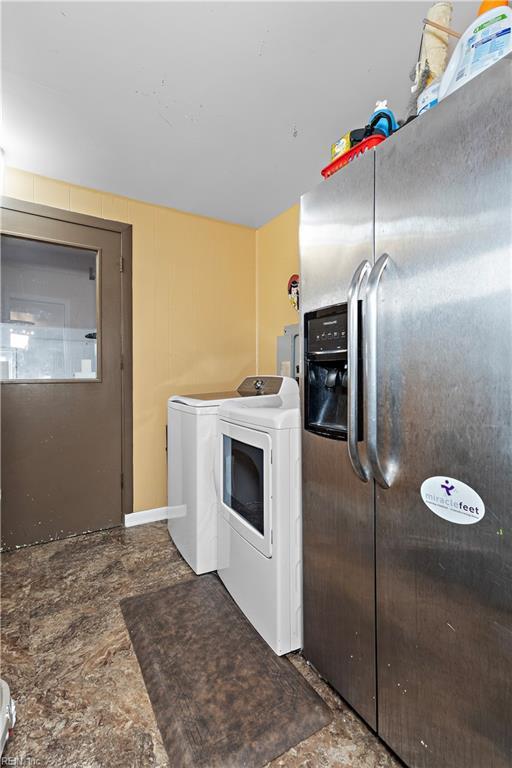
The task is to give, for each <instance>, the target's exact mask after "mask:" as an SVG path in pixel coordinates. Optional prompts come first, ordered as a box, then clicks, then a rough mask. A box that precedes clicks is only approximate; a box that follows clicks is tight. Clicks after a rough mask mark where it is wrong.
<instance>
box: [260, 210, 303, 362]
mask: <svg viewBox="0 0 512 768" xmlns="http://www.w3.org/2000/svg"><path fill="white" fill-rule="evenodd" d="M298 234H299V206H298V205H294V206H293V207H292V208H289V209H288V210H287V211H285V212H284V213H281V214H280V215H279V216H276V218H275V219H272V221H269V222H268V224H265V225H264V226H263V227H261V228H260V229H258V231H257V233H256V274H257V278H256V279H257V310H256V313H257V329H258V373H262V374H269V373H275V372H276V370H275V368H276V337H277V336H279V335H280V334H282V332H283V327H284V326H285V325H290V324H292V323H296V322H298V319H299V315H298V312H296V311H295V310H294V309H293V307H292V306H291V304H290V302H289V300H288V294H287V285H288V279H289V277H290V276H291V275H293V274H294V273H295V272H297V273H298V271H299V243H298Z"/></svg>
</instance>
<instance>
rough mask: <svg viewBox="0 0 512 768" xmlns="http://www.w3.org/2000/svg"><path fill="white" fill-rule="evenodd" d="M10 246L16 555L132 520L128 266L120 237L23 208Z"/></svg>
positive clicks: (8, 477)
mask: <svg viewBox="0 0 512 768" xmlns="http://www.w3.org/2000/svg"><path fill="white" fill-rule="evenodd" d="M68 218H71V217H68ZM78 218H80V217H78ZM82 218H85V217H82ZM1 238H2V249H1V282H2V297H1V298H2V306H1V339H0V377H1V395H2V414H1V415H2V445H1V448H2V457H1V471H2V475H1V484H2V531H1V533H2V536H1V538H2V547H3V548H6V549H10V548H13V547H15V546H20V545H25V544H33V543H36V542H43V541H49V540H53V539H59V538H64V537H66V536H70V535H73V534H78V533H84V532H86V531H92V530H98V529H101V528H110V527H113V526H116V525H120V524H121V522H122V519H123V518H122V515H123V508H122V443H123V408H122V404H123V383H122V374H123V372H122V333H121V329H122V284H121V278H122V274H121V270H122V263H123V262H122V260H121V241H122V237H121V234H120V233H119V232H115V231H108V230H106V229H104V228H99V227H98V228H96V227H94V226H86V225H84V224H78V223H73V222H71V221H65V220H59V219H57V218H51V217H48V216H45V215H34V213H26V212H23V211H20V210H12V209H11V210H9V209H7V210H6V209H3V210H2V234H1Z"/></svg>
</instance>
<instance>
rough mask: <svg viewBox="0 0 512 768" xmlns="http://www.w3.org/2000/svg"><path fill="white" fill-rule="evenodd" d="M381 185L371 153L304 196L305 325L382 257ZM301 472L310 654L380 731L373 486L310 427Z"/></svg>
mask: <svg viewBox="0 0 512 768" xmlns="http://www.w3.org/2000/svg"><path fill="white" fill-rule="evenodd" d="M373 184H374V155H373V152H371V153H368V154H367V155H365V156H363V157H362V158H361V159H360V160H358V161H357V164H356V163H354V164H353V165H350V166H348V167H347V168H344V169H343V170H342V171H340V172H339V173H338V174H336V176H333V177H332V178H331V179H329V180H328V181H325V182H323V183H322V184H320V185H319V186H318V187H317V188H316V189H315V190H313V191H312V192H311V193H309V194H307V195H305V196H304V197H303V198H302V201H301V224H300V256H301V267H300V273H301V309H302V326H301V327H302V329H303V328H304V313H307V312H310V311H312V310H316V309H319V308H321V307H326V306H329V305H333V304H337V303H341V302H347V297H348V290H349V286H350V282H351V280H352V277H353V274H354V272H355V271H356V269H357V267H358V265H359V264H360V263H361V261H363V260H365V259H367V260H368V261H370V262H371V261H373ZM303 371H304V365H303V366H302V372H303ZM302 395H303V388H302ZM301 399H302V407H303V408H304V397H303V396H302V398H301ZM303 417H304V414H303ZM303 423H304V418H303ZM360 451H361V453H362V456H363V460H364V445H363V444H362V443H361V444H360ZM302 477H303V537H304V654H305V656H306V658H307V659H308V660H309V661H310V662H311V663H312V664H313V665H314V666H315V667H316V668H317V669H318V671H319V672H320V673H321V674H322V675H323V676H324V677H325V678H326V679H327V680H328V681H329V682H330V683H331V685H333V686H334V688H336V689H337V690H338V691H339V692H340V693H341V695H342V696H343V697H344V698H345V699H346V700H347V701H348V702H349V703H350V704H351V705H352V706H353V707H354V709H356V710H357V711H358V712H359V714H360V715H361V716H362V717H364V719H365V720H366V721H367V722H368V723H369V724H370V725H371V726H372V727H373V728H375V725H376V703H375V585H374V507H373V485H372V484H371V483H363V482H361V480H360V479H359V478H358V477H357V476H356V474H355V472H354V470H353V469H352V466H351V463H350V460H349V455H348V451H347V442H346V441H341V440H334V439H329V438H328V437H323V436H320V435H315V434H312V433H311V432H306V431H304V430H303V432H302Z"/></svg>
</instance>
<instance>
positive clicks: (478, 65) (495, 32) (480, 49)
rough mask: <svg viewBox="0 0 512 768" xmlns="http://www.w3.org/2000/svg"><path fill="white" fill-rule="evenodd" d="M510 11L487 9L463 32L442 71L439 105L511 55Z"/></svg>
mask: <svg viewBox="0 0 512 768" xmlns="http://www.w3.org/2000/svg"><path fill="white" fill-rule="evenodd" d="M511 30H512V11H511V10H510V8H509V7H508V5H498V6H495V7H491V8H490V9H489V10H488V11H485V13H483V14H481V15H480V16H479V17H478V18H477V19H476V20H475V21H474V22H473V23H472V24H470V25H469V27H468V28H467V29H466V31H465V32H464V34H463V35H462V37H461V38H460V40H459V42H458V43H457V47H456V48H455V50H454V52H453V55H452V57H451V59H450V63H449V64H448V66H447V67H446V72H445V73H444V75H443V77H442V80H441V85H440V88H439V101H441V99H444V98H445V97H446V96H449V95H450V93H453V91H456V90H457V88H460V87H461V85H464V84H465V83H467V82H468V81H469V80H472V79H473V78H474V77H476V75H478V74H480V72H483V71H484V69H487V67H490V66H491V65H492V64H494V63H495V62H497V61H498V60H499V59H501V58H503V56H506V55H507V54H508V53H510V51H512V34H511Z"/></svg>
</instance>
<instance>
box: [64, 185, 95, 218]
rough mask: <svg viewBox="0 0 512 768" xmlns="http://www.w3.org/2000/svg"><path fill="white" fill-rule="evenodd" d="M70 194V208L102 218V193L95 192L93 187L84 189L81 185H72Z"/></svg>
mask: <svg viewBox="0 0 512 768" xmlns="http://www.w3.org/2000/svg"><path fill="white" fill-rule="evenodd" d="M70 195H71V201H70V208H71V210H72V211H76V213H85V214H87V215H88V216H98V217H100V218H101V213H102V212H101V195H100V194H99V192H93V191H92V190H91V189H82V188H81V187H70Z"/></svg>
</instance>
